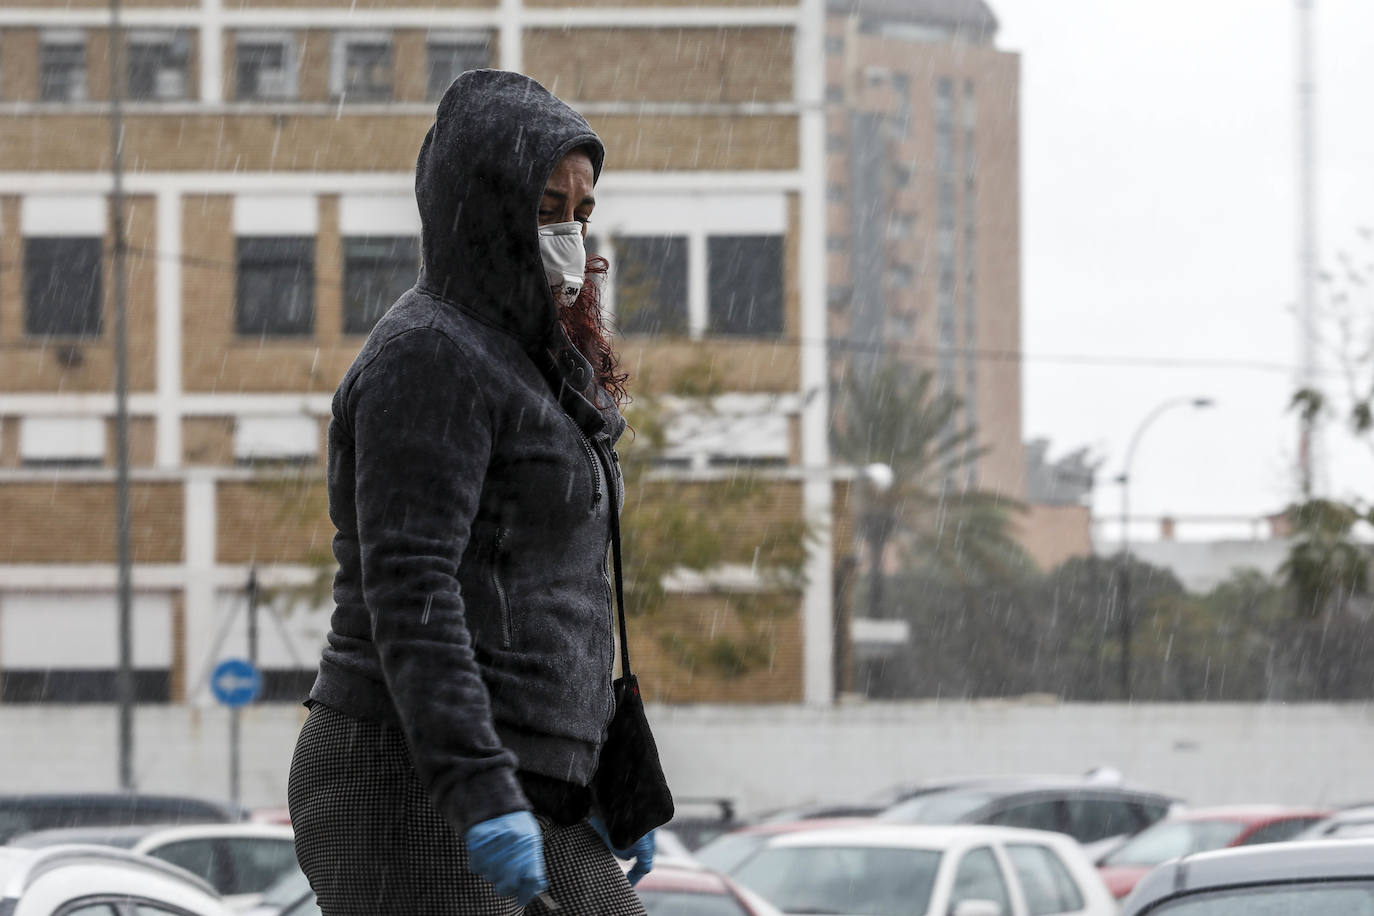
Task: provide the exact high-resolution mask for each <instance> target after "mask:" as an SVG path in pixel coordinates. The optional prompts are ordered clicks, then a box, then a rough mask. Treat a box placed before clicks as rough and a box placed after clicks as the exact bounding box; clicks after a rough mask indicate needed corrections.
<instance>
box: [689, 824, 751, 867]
mask: <svg viewBox="0 0 1374 916" xmlns="http://www.w3.org/2000/svg"><path fill="white" fill-rule="evenodd" d="M766 842H768V834H766V833H727V834H725V835H724V836H718V837H716V838H715V839H714V840H712V841H711V842H709V843H707V844H706V845H705V846H703V847H701V848H700V849H698V850H697V851H696V852H695V853H693V855H694V856H695V857H696V860H697V861H698V862H700V863H701V864H702V865H705V866H706V867H707V868H714V869H715V870H716V871H723V872H726V873H727V874H729V873H733V872H734V871H735V869H736V868H738V867H739V866H740V863H742V862H744V861H745V860H746V859H748V858H749V857H750V856H752V855H753V854H754V853H756V852H758V851H759V849H761V848H762V847H763V844H764V843H766Z"/></svg>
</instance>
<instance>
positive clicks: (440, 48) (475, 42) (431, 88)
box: [425, 33, 491, 99]
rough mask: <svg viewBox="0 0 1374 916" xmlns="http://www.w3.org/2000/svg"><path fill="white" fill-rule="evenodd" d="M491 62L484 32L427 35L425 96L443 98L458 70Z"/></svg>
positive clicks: (459, 71)
mask: <svg viewBox="0 0 1374 916" xmlns="http://www.w3.org/2000/svg"><path fill="white" fill-rule="evenodd" d="M489 66H491V49H490V47H489V44H488V42H487V36H485V35H482V34H480V33H478V34H472V35H437V34H431V35H430V37H429V80H428V84H427V91H426V95H425V97H426V98H428V99H439V98H442V97H443V95H444V92H445V91H446V90H447V89H448V87H449V84H451V83H452V82H453V81H454V80H455V79H457V78H458V74H460V73H463V72H465V71H468V70H479V69H481V68H483V67H489Z"/></svg>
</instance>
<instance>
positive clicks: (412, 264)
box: [339, 233, 420, 336]
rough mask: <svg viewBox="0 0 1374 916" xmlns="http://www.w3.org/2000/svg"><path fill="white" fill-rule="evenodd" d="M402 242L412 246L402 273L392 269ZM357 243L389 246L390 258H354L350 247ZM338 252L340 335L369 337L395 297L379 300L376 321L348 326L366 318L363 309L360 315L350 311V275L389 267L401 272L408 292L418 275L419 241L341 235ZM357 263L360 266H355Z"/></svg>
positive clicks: (360, 322) (386, 236) (390, 237)
mask: <svg viewBox="0 0 1374 916" xmlns="http://www.w3.org/2000/svg"><path fill="white" fill-rule="evenodd" d="M402 241H410V242H413V243H414V258H413V259H407V263H406V266H405V267H404V269H403V270H402V269H401V268H399V267H397V266H396V265H399V264H400V262H401V259H400V258H397V257H395V255H394V252H395V248H396V245H397V243H399V242H402ZM358 243H389V248H390V250H391V251H392V253H393V254H392V256H391V257H369V256H365V255H357V254H355V253H354V252H352V251H350V245H356V244H358ZM339 249H340V251H339V254H340V258H339V259H340V261H341V262H342V263H341V270H342V274H343V276H342V278H341V279H342V286H343V289H342V302H341V303H340V306H341V315H340V323H341V331H342V333H343V334H345V335H347V336H366V335H368V334H370V333H372V328H373V327H374V326H375V325H376V323H377V321H378V320H379V319H380V318H381V317H382V315H384V314H386V310H387V309H389V308H390V307H391V305H392V303H394V302H395V301H396V297H394V296H391V295H390V294H389V293H388V294H387V295H386V296H383V299H382V301H381V302H380V309H379V310H378V311H377V314H376V317H375V318H374V319H373V320H372V321H370V322H367V321H358V322H356V323H354V322H351V321H350V319H351V318H354V317H360V318H365V317H366V316H367V314H368V309H367V308H366V307H364V308H363V309H362V310H361V312H359V311H358V310H357V309H355V308H353V305H354V297H353V293H354V287H353V283H354V280H355V279H356V276H355V274H354V271H355V270H361V269H362V268H364V267H370V268H373V269H375V267H376V266H377V265H379V264H387V263H389V264H391V265H393V267H392V270H393V272H396V271H401V272H403V273H404V274H405V275H406V276H407V277H408V278H409V285H408V286H407V287H406V288H407V289H409V288H410V286H413V285H414V284H415V277H416V276H417V275H418V274H419V268H420V239H419V237H418V236H412V235H393V234H390V233H388V234H386V235H344V236H341V237H340V239H339ZM358 262H364V263H362V264H359V263H358ZM355 265H356V266H355ZM402 292H404V290H402Z"/></svg>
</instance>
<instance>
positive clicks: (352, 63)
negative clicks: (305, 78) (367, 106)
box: [330, 32, 391, 102]
mask: <svg viewBox="0 0 1374 916" xmlns="http://www.w3.org/2000/svg"><path fill="white" fill-rule="evenodd" d="M330 88H331V90H332V92H333V96H334V98H335V99H337V100H339V101H343V102H389V101H391V36H390V35H388V34H387V33H385V32H377V33H372V32H368V33H358V34H344V35H336V36H335V38H334V59H333V62H332V66H331V69H330Z"/></svg>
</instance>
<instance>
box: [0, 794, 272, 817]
mask: <svg viewBox="0 0 1374 916" xmlns="http://www.w3.org/2000/svg"><path fill="white" fill-rule="evenodd" d="M56 805H63V806H78V807H79V806H81V805H92V806H97V805H98V806H102V807H113V806H120V807H163V806H166V807H174V808H181V809H185V808H192V809H197V810H202V811H206V812H214V813H217V814H221V815H223V816H224V817H225V818H228V819H240V818H243V817H246V816H247V814H248V811H247V809H246V808H242V807H240V806H238V805H235V804H233V803H232V802H226V801H217V800H215V799H209V798H200V797H198V796H194V795H150V794H145V793H142V792H133V793H131V792H10V793H4V794H0V808H41V807H51V806H56Z"/></svg>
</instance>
